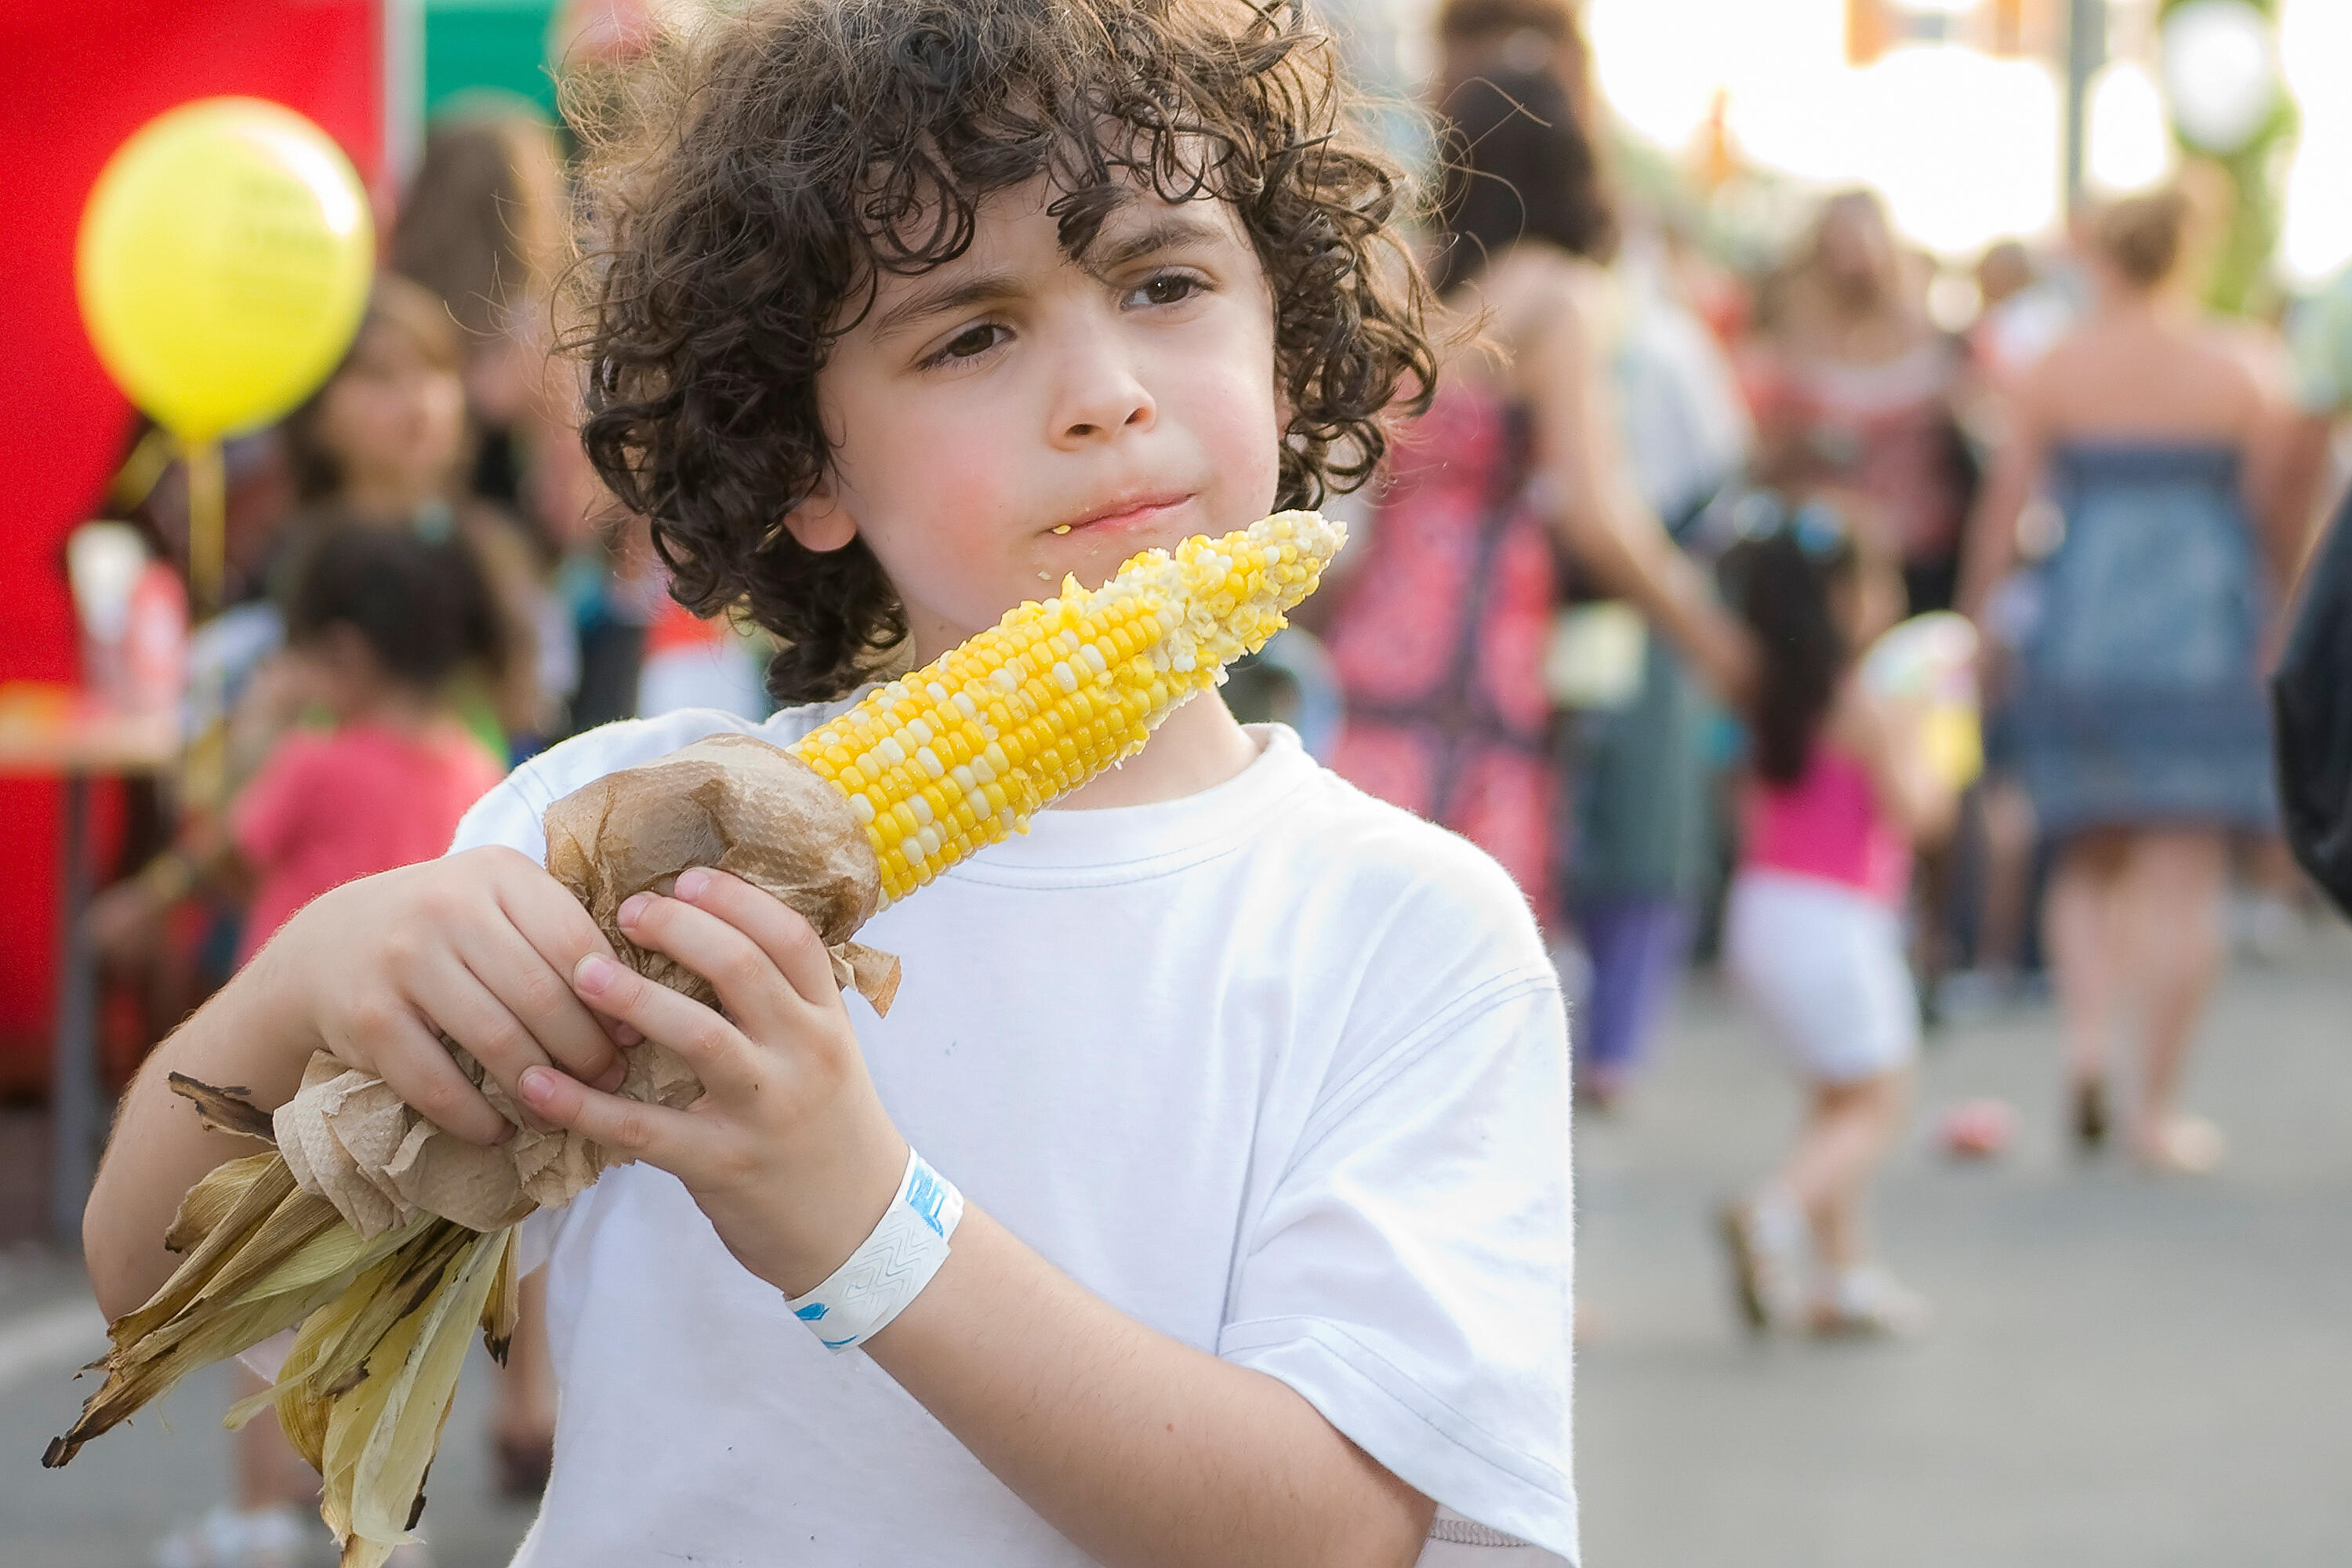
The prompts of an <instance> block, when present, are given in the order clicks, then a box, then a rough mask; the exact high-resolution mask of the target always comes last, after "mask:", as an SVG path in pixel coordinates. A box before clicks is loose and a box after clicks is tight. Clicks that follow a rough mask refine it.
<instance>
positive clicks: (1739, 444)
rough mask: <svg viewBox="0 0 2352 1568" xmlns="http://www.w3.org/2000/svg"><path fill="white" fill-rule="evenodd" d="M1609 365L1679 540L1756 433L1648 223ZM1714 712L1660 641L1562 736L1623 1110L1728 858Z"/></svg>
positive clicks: (1635, 247) (1571, 865)
mask: <svg viewBox="0 0 2352 1568" xmlns="http://www.w3.org/2000/svg"><path fill="white" fill-rule="evenodd" d="M1674 278H1675V273H1674V271H1673V270H1672V269H1671V267H1670V258H1668V256H1667V255H1666V254H1665V253H1664V249H1663V247H1662V245H1661V243H1660V241H1659V238H1658V237H1657V236H1656V235H1655V234H1654V233H1653V232H1651V231H1649V230H1646V229H1640V228H1637V229H1636V230H1635V231H1634V234H1633V237H1632V239H1631V241H1630V242H1629V243H1628V244H1627V246H1626V247H1624V250H1623V252H1622V253H1621V254H1620V256H1619V257H1618V258H1617V262H1616V265H1615V266H1614V267H1613V268H1612V282H1613V284H1614V290H1613V292H1614V297H1615V300H1616V302H1617V305H1618V310H1617V319H1618V321H1619V322H1620V323H1621V324H1620V328H1619V331H1618V332H1617V334H1616V335H1617V347H1616V352H1615V353H1612V355H1611V356H1610V359H1611V362H1612V370H1613V377H1612V379H1613V382H1614V390H1615V393H1616V401H1617V405H1618V409H1619V422H1620V424H1621V426H1622V431H1623V436H1624V445H1625V454H1626V458H1627V462H1628V465H1629V467H1630V468H1631V470H1632V473H1633V479H1634V483H1635V485H1636V486H1637V487H1638V489H1639V490H1640V492H1641V497H1642V500H1643V503H1644V504H1645V505H1646V506H1648V508H1649V509H1650V510H1652V511H1653V512H1654V513H1655V514H1656V515H1657V516H1658V517H1660V518H1661V519H1664V520H1665V521H1666V525H1667V529H1668V531H1669V532H1671V533H1673V534H1675V536H1676V537H1677V538H1679V537H1681V536H1682V534H1683V533H1684V531H1685V530H1686V529H1688V528H1690V527H1691V526H1693V525H1694V524H1695V523H1696V521H1697V519H1698V518H1699V516H1700V515H1701V513H1702V512H1703V511H1704V510H1706V506H1707V504H1708V503H1709V502H1710V501H1711V500H1714V498H1715V497H1716V496H1717V493H1718V492H1720V491H1721V490H1722V489H1723V487H1724V486H1725V485H1726V484H1727V482H1729V481H1730V480H1731V479H1733V478H1734V477H1735V476H1736V475H1738V473H1739V472H1740V471H1741V469H1742V468H1743V467H1744V466H1745V464H1746V461H1747V458H1748V444H1749V441H1750V438H1751V437H1752V429H1751V427H1750V426H1749V424H1748V413H1747V409H1746V407H1745V405H1743V404H1742V403H1741V401H1740V398H1739V393H1738V384H1737V383H1736V380H1735V378H1734V376H1733V374H1732V369H1731V364H1730V361H1729V359H1728V357H1727V354H1726V353H1725V352H1724V350H1723V348H1722V346H1721V344H1720V343H1718V342H1717V341H1716V339H1715V338H1714V336H1713V335H1712V334H1711V333H1710V331H1708V329H1707V328H1706V325H1705V324H1704V323H1703V322H1702V321H1700V320H1699V318H1698V317H1697V316H1696V313H1694V312H1693V311H1692V310H1690V309H1689V308H1688V307H1687V306H1686V305H1685V304H1684V303H1683V301H1682V300H1681V299H1680V298H1679V297H1678V294H1677V291H1676V289H1675V284H1674ZM1717 722H1718V710H1717V709H1716V707H1715V705H1714V704H1713V703H1712V702H1711V701H1709V700H1708V699H1707V698H1706V694H1705V692H1704V690H1703V689H1702V688H1701V687H1700V685H1699V683H1698V682H1697V681H1696V680H1695V679H1693V677H1692V676H1691V674H1690V672H1689V670H1688V668H1686V667H1685V664H1684V662H1683V660H1682V658H1680V657H1679V656H1678V655H1676V654H1675V652H1674V651H1673V650H1672V649H1670V648H1669V647H1667V646H1666V645H1665V643H1664V639H1662V638H1658V637H1647V638H1645V639H1644V640H1643V649H1642V655H1641V669H1640V672H1639V679H1638V682H1637V684H1636V685H1635V687H1634V689H1633V691H1632V692H1631V693H1630V694H1629V696H1628V698H1627V700H1625V701H1624V702H1623V703H1622V705H1619V706H1615V707H1612V708H1607V709H1596V710H1586V711H1580V712H1578V713H1577V714H1576V715H1575V716H1574V721H1573V722H1572V723H1571V724H1570V725H1568V726H1566V727H1565V729H1566V732H1565V734H1564V737H1563V742H1562V758H1563V763H1564V765H1566V766H1567V767H1569V768H1570V789H1569V795H1570V803H1571V807H1572V811H1573V818H1572V827H1571V829H1570V832H1569V833H1567V835H1566V836H1565V837H1566V838H1567V845H1566V849H1567V854H1566V857H1565V863H1564V865H1563V866H1562V868H1561V870H1560V873H1559V876H1560V886H1561V888H1562V889H1563V892H1562V899H1563V902H1564V904H1565V906H1566V907H1567V909H1568V910H1569V911H1570V918H1571V920H1572V922H1573V925H1574V928H1575V931H1576V937H1577V941H1578V942H1579V943H1580V945H1581V947H1582V948H1583V951H1584V959H1585V963H1584V972H1585V975H1586V984H1585V989H1584V994H1583V995H1582V997H1581V998H1580V1005H1579V1007H1578V1011H1577V1021H1578V1024H1579V1028H1578V1031H1577V1036H1576V1039H1577V1052H1576V1077H1577V1089H1578V1092H1579V1094H1580V1096H1581V1097H1582V1099H1583V1100H1584V1102H1585V1103H1586V1104H1588V1105H1592V1106H1595V1107H1598V1108H1601V1109H1604V1110H1605V1109H1608V1108H1610V1107H1612V1106H1613V1105H1614V1104H1615V1103H1616V1102H1617V1100H1618V1099H1619V1097H1620V1096H1621V1095H1622V1093H1623V1091H1624V1089H1626V1087H1627V1086H1628V1084H1629V1083H1630V1082H1631V1080H1632V1079H1633V1075H1634V1074H1635V1072H1636V1070H1637V1069H1638V1068H1639V1066H1640V1064H1641V1061H1642V1059H1643V1057H1644V1056H1645V1055H1646V1054H1647V1049H1648V1045H1649V1041H1650V1040H1651V1038H1652V1037H1654V1035H1655V1033H1656V1031H1657V1029H1658V1026H1659V1025H1660V1024H1661V1023H1662V1022H1663V1020H1664V1015H1665V1012H1666V1008H1667V1005H1669V1003H1670V1002H1671V1000H1672V998H1673V995H1674V988H1675V981H1676V979H1677V978H1678V977H1679V975H1680V973H1681V971H1682V968H1683V965H1684V963H1685V960H1686V959H1687V957H1688V955H1689V950H1690V943H1691V938H1692V935H1693V933H1694V930H1695V925H1696V913H1697V911H1696V903H1697V901H1698V900H1699V898H1700V896H1701V893H1702V891H1703V889H1704V888H1705V887H1706V883H1707V882H1708V881H1709V880H1710V879H1711V878H1712V877H1713V876H1714V874H1715V871H1716V863H1717V862H1716V858H1717V853H1718V842H1717V840H1718V838H1719V837H1720V836H1719V833H1718V831H1717V821H1716V815H1717V813H1716V800H1715V785H1716V773H1717V766H1716V763H1715V760H1714V757H1713V755H1712V744H1711V742H1712V737H1713V734H1714V728H1715V725H1716V724H1717Z"/></svg>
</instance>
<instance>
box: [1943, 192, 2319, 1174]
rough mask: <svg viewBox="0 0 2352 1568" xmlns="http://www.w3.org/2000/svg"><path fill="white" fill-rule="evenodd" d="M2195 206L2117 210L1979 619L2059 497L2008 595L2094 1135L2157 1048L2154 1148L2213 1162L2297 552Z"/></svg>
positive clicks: (2016, 438)
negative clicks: (2211, 1098)
mask: <svg viewBox="0 0 2352 1568" xmlns="http://www.w3.org/2000/svg"><path fill="white" fill-rule="evenodd" d="M2183 217H2184V208H2183V204H2182V202H2181V200H2180V198H2179V196H2178V195H2172V194H2169V193H2167V194H2162V195H2147V196H2139V197H2134V198H2131V199H2128V200H2126V201H2122V202H2118V203H2116V204H2115V205H2113V206H2111V207H2110V208H2108V209H2107V210H2106V211H2105V213H2103V214H2102V215H2101V216H2100V218H2099V219H2098V222H2097V224H2096V226H2095V234H2094V242H2093V245H2092V247H2091V250H2092V256H2091V261H2092V266H2093V270H2094V272H2095V276H2096V278H2097V280H2098V284H2099V302H2098V305H2097V307H2096V309H2095V310H2094V312H2093V313H2092V315H2091V317H2090V318H2089V319H2088V320H2087V321H2084V323H2083V324H2082V325H2081V326H2080V327H2079V328H2077V329H2075V330H2074V331H2073V332H2072V333H2070V334H2069V335H2068V336H2066V337H2065V338H2063V339H2062V340H2061V341H2060V342H2058V343H2057V345H2056V346H2054V347H2053V349H2052V350H2051V351H2050V353H2048V354H2047V355H2046V356H2045V357H2044V358H2043V359H2042V361H2041V362H2040V363H2038V364H2036V365H2035V366H2034V367H2033V368H2032V370H2030V371H2029V372H2028V373H2027V374H2026V375H2025V377H2024V378H2023V381H2022V383H2021V385H2020V387H2019V389H2018V392H2017V395H2016V398H2015V400H2014V403H2013V405H2012V407H2011V410H2010V416H2011V426H2010V428H2009V430H2008V431H2007V433H2006V437H2005V441H2004V445H2003V448H2002V451H2001V454H2000V459H1999V461H1998V463H1997V464H1996V466H1995V469H1994V472H1993V475H1992V477H1991V479H1990V481H1989V483H1988V484H1987V486H1986V489H1985V492H1984V494H1983V495H1982V497H1981V498H1980V500H1979V505H1978V507H1977V509H1976V513H1975V516H1974V517H1973V519H1972V520H1971V521H1970V524H1969V561H1968V566H1967V572H1966V576H1965V579H1964V587H1963V593H1962V606H1963V608H1964V609H1966V610H1967V611H1968V612H1969V614H1970V615H1971V616H1973V617H1974V618H1976V619H1977V620H1978V622H1979V625H1980V626H1982V625H1985V624H1986V608H1987V605H1988V602H1989V601H1990V600H1992V599H1993V598H1994V597H1995V595H1994V594H1993V589H1994V588H1995V586H1996V585H1997V584H2000V582H2001V581H2002V580H2003V579H2004V578H2005V577H2007V576H2009V574H2011V571H2012V570H2013V569H2014V568H2015V567H2016V565H2017V563H2018V548H2017V539H2018V521H2019V517H2020V515H2021V511H2022V510H2023V509H2024V507H2025V504H2026V503H2027V501H2028V500H2031V499H2032V498H2033V497H2035V496H2037V495H2039V496H2042V497H2043V498H2045V499H2046V500H2048V501H2049V502H2050V503H2051V505H2052V506H2053V507H2054V508H2055V515H2056V516H2057V518H2059V519H2060V520H2063V533H2062V535H2061V537H2060V542H2058V543H2057V544H2056V546H2055V548H2054V549H2053V550H2051V552H2049V553H2048V555H2047V556H2046V557H2045V558H2044V559H2043V560H2042V561H2041V562H2040V563H2038V565H2035V566H2033V567H2032V568H2031V569H2030V570H2031V575H2030V576H2029V577H2027V578H2026V579H2024V580H2023V584H2022V585H2023V586H2024V587H2025V588H2026V590H2027V591H2026V592H2025V593H2023V594H2017V593H2009V594H2004V595H2000V598H2001V599H2003V600H2006V601H2007V602H2008V603H2009V604H2010V605H2011V606H2016V605H2021V604H2024V605H2031V606H2032V608H2031V610H2030V611H2029V612H2028V613H2026V614H2023V615H2017V614H2011V615H2006V616H2003V615H1996V616H1993V617H1992V619H1993V620H1994V621H1995V622H1996V623H1999V624H1997V625H1993V626H1988V627H1987V629H1988V630H1989V631H1990V632H1991V633H1992V634H1993V635H1994V637H1997V638H1999V639H2000V640H2003V641H2005V642H2007V644H2008V645H2009V649H2010V653H2011V660H2012V663H2011V670H2010V680H2011V685H2010V692H2009V699H2010V714H2009V717H2010V719H2011V721H2012V722H2013V725H2014V728H2013V731H2012V734H2013V736H2014V740H2015V742H2016V748H2017V762H2018V765H2019V769H2020V771H2021V773H2022V775H2023V777H2024V780H2025V784H2026V788H2027V792H2028V793H2029V794H2030V795H2032V800H2033V805H2034V809H2035V812H2036V815H2037V816H2039V818H2040V821H2041V828H2042V833H2043V834H2044V836H2045V837H2048V838H2049V839H2050V840H2051V841H2053V843H2054V844H2056V846H2057V847H2058V858H2057V863H2056V868H2055V871H2054V874H2053V879H2052V882H2051V887H2050V893H2049V900H2048V903H2047V905H2046V907H2045V910H2044V920H2045V922H2046V927H2045V930H2046V944H2047V948H2048V951H2049V953H2050V956H2051V960H2052V963H2053V969H2054V972H2055V978H2056V981H2057V990H2058V999H2059V1005H2060V1007H2061V1010H2062V1012H2063V1020H2064V1028H2065V1041H2066V1046H2065V1049H2066V1070H2067V1078H2068V1083H2069V1087H2070V1089H2071V1091H2072V1096H2073V1103H2074V1126H2075V1131H2076V1134H2077V1136H2078V1138H2080V1139H2081V1141H2082V1142H2084V1143H2085V1144H2090V1143H2095V1142H2098V1141H2099V1139H2100V1138H2101V1136H2102V1135H2103V1134H2104V1131H2105V1125H2106V1120H2107V1118H2106V1110H2105V1103H2106V1101H2105V1070H2106V1056H2107V1053H2108V1050H2109V1047H2110V1046H2111V1044H2112V1043H2113V1041H2114V1039H2115V1037H2116V1036H2117V1035H2118V1034H2119V1033H2121V1032H2122V1031H2124V1030H2127V1029H2128V1030H2131V1031H2133V1032H2134V1033H2136V1034H2137V1037H2138V1044H2139V1047H2140V1048H2139V1069H2140V1070H2139V1073H2138V1093H2137V1097H2136V1099H2135V1101H2134V1104H2133V1107H2132V1114H2131V1117H2130V1121H2129V1135H2130V1142H2131V1147H2132V1149H2133V1152H2135V1153H2136V1154H2137V1155H2138V1157H2139V1158H2140V1159H2141V1160H2142V1161H2143V1162H2145V1163H2147V1164H2148V1165H2150V1166H2152V1167H2156V1168H2160V1169H2168V1170H2203V1169H2207V1168H2210V1166H2211V1165H2212V1164H2213V1163H2215V1162H2216V1161H2217V1160H2218V1159H2219V1158H2220V1157H2221V1136H2220V1134H2219V1133H2218V1132H2217V1131H2215V1130H2214V1129H2213V1128H2212V1126H2211V1125H2210V1123H2207V1122H2204V1121H2200V1120H2199V1119H2197V1118H2194V1117H2189V1116H2186V1115H2184V1114H2182V1113H2181V1111H2180V1110H2179V1082H2180V1076H2181V1069H2182V1064H2183V1062H2184V1060H2185V1058H2186V1056H2187V1052H2188V1047H2189V1040H2190V1037H2191V1036H2192V1035H2193V1033H2194V1031H2195V1028H2196V1025H2197V1022H2198V1019H2199V1017H2200V1016H2201V1014H2202V1013H2203V1010H2204V1006H2205V1002H2206V998H2207V996H2208V994H2209V993H2210V990H2211V988H2212V983H2213V979H2214V977H2215V975H2216V973H2217V972H2218V970H2219V967H2220V963H2221V900H2222V893H2223V887H2224V881H2225V878H2226V875H2227V871H2228V858H2229V841H2230V837H2231V835H2232V834H2233V833H2238V832H2244V831H2266V830H2268V829H2270V828H2271V827H2272V826H2273V825H2274V823H2275V820H2276V816H2277V806H2276V803H2275V799H2274V796H2273V791H2272V786H2271V778H2270V739H2269V723H2268V717H2267V710H2266V707H2265V704H2264V702H2263V695H2262V689H2261V675H2262V662H2263V643H2264V632H2265V629H2266V627H2267V625H2268V622H2269V618H2270V612H2271V606H2272V605H2273V604H2274V602H2275V600H2276V597H2277V594H2276V588H2277V584H2279V583H2281V582H2282V581H2284V577H2285V575H2286V574H2287V573H2288V572H2289V571H2291V570H2292V567H2293V563H2294V550H2295V542H2294V538H2293V537H2292V536H2291V531H2290V530H2289V528H2287V527H2286V526H2284V523H2283V522H2282V521H2274V520H2273V516H2272V513H2273V511H2275V510H2277V509H2275V508H2273V507H2271V506H2270V505H2269V504H2268V498H2269V495H2270V492H2271V491H2272V490H2273V489H2275V486H2274V484H2273V480H2272V475H2273V472H2274V470H2275V468H2276V461H2275V456H2276V449H2277V442H2276V440H2275V439H2274V432H2275V430H2276V429H2277V421H2276V419H2275V416H2274V415H2273V410H2272V408H2271V406H2270V404H2269V402H2268V400H2267V399H2266V397H2265V396H2264V395H2263V389H2262V387H2261V385H2260V384H2259V383H2258V382H2257V380H2256V378H2255V376H2254V374H2252V371H2251V370H2249V369H2248V368H2247V366H2246V364H2245V362H2244V359H2243V357H2242V355H2241V354H2240V353H2237V352H2235V351H2233V349H2232V348H2231V346H2230V344H2229V343H2228V342H2226V341H2225V340H2224V339H2223V338H2222V336H2221V334H2220V332H2219V331H2216V330H2215V329H2213V328H2212V327H2210V326H2208V325H2205V324H2203V323H2201V322H2200V321H2199V320H2198V319H2197V316H2196V314H2195V308H2194V305H2193V303H2192V302H2190V301H2189V300H2187V299H2186V298H2185V297H2183V296H2180V295H2179V294H2177V293H2176V291H2175V290H2174V289H2171V288H2170V287H2169V286H2168V285H2169V282H2170V279H2171V276H2172V274H2173V272H2174V269H2175V268H2176V265H2177V263H2178V261H2179V251H2180V241H2181V228H2182V223H2183Z"/></svg>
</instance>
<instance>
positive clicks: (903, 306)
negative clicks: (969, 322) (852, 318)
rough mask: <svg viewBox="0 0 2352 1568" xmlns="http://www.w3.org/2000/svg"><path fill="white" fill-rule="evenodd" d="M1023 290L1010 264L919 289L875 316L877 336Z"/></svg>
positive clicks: (1004, 297) (885, 336)
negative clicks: (927, 318)
mask: <svg viewBox="0 0 2352 1568" xmlns="http://www.w3.org/2000/svg"><path fill="white" fill-rule="evenodd" d="M1020 292H1021V280H1020V278H1019V277H1018V275H1016V274H1015V273H1014V272H1013V269H1012V268H1007V267H999V268H991V269H990V270H988V271H986V272H975V273H972V274H971V276H969V277H965V278H959V279H953V280H951V281H946V282H940V283H937V284H934V285H932V286H931V287H929V288H928V289H916V290H915V291H914V292H913V293H911V294H909V295H908V296H907V297H906V298H905V299H903V300H899V301H898V303H897V304H895V305H893V306H891V307H890V308H889V309H888V310H885V311H883V312H882V314H881V315H879V316H877V318H875V321H874V335H875V336H876V337H877V338H887V337H888V336H890V335H891V334H892V333H894V332H897V331H900V330H901V329H903V328H905V327H907V326H909V325H911V324H912V323H914V322H915V321H920V320H922V319H924V318H925V317H929V316H939V315H944V314H946V313H947V312H948V311H950V310H968V309H970V308H971V306H974V305H985V304H988V303H991V302H992V301H994V300H1009V299H1011V298H1013V296H1014V295H1016V294H1018V293H1020Z"/></svg>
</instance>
